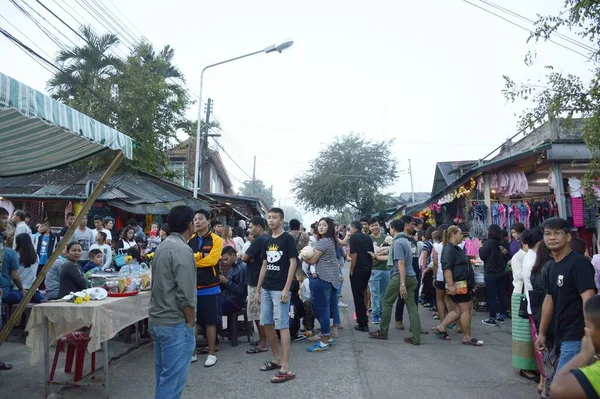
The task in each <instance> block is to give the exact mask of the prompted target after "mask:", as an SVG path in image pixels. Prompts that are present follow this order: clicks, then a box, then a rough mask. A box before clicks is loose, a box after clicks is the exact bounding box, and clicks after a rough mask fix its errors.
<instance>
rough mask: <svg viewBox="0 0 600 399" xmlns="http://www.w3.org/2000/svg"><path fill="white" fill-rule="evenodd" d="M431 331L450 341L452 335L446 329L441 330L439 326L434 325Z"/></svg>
mask: <svg viewBox="0 0 600 399" xmlns="http://www.w3.org/2000/svg"><path fill="white" fill-rule="evenodd" d="M431 332H432V333H434V334H435V335H437V336H438V337H439V338H440V339H441V340H444V341H450V339H451V338H450V336H449V335H448V333H447V332H446V331H440V330H439V329H438V328H437V327H433V328H432V329H431Z"/></svg>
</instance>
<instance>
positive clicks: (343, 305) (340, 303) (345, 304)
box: [338, 300, 348, 308]
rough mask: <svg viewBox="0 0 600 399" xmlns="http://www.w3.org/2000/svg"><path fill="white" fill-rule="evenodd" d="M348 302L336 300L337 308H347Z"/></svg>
mask: <svg viewBox="0 0 600 399" xmlns="http://www.w3.org/2000/svg"><path fill="white" fill-rule="evenodd" d="M347 307H348V304H347V303H344V302H343V301H342V300H339V301H338V308H347Z"/></svg>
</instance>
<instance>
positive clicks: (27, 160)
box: [0, 73, 133, 176]
mask: <svg viewBox="0 0 600 399" xmlns="http://www.w3.org/2000/svg"><path fill="white" fill-rule="evenodd" d="M109 149H110V150H119V151H122V152H123V154H124V155H125V156H126V157H127V158H129V159H131V158H132V156H133V140H132V139H131V138H130V137H129V136H126V135H125V134H123V133H120V132H118V131H116V130H115V129H112V128H110V127H108V126H106V125H104V124H102V123H100V122H98V121H96V120H94V119H92V118H90V117H89V116H86V115H84V114H82V113H81V112H78V111H75V110H74V109H72V108H70V107H67V106H66V105H64V104H62V103H60V102H58V101H56V100H54V99H52V98H50V97H49V96H47V95H45V94H43V93H41V92H39V91H37V90H34V89H32V88H31V87H29V86H26V85H24V84H23V83H20V82H18V81H16V80H14V79H12V78H10V77H8V76H6V75H4V74H2V73H0V176H16V175H24V174H29V173H33V172H38V171H42V170H47V169H52V168H56V167H58V166H62V165H65V164H68V163H71V162H74V161H77V160H79V159H82V158H86V157H89V156H90V155H94V154H96V153H98V152H101V151H104V150H109Z"/></svg>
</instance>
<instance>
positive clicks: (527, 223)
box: [524, 203, 531, 230]
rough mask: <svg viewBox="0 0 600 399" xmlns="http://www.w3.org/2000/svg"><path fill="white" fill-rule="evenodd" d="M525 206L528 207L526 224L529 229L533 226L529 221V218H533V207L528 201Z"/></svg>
mask: <svg viewBox="0 0 600 399" xmlns="http://www.w3.org/2000/svg"><path fill="white" fill-rule="evenodd" d="M525 206H526V207H527V215H525V223H524V224H525V228H526V229H527V230H529V229H530V228H531V227H530V223H529V220H530V219H531V207H530V206H529V204H528V203H525Z"/></svg>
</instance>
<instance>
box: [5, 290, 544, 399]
mask: <svg viewBox="0 0 600 399" xmlns="http://www.w3.org/2000/svg"><path fill="white" fill-rule="evenodd" d="M349 288H350V287H349V286H347V285H345V286H344V294H345V299H346V300H347V302H351V296H350V289H349ZM352 314H353V309H352V307H349V308H348V309H346V310H343V311H342V322H343V324H344V329H343V330H342V331H341V336H340V339H339V342H338V346H337V347H335V348H333V349H332V350H330V351H329V352H326V353H307V352H306V350H305V347H306V346H307V344H308V343H307V341H302V342H294V343H293V344H292V370H293V371H294V372H295V373H296V379H295V380H293V381H290V382H287V383H285V384H280V385H275V384H271V383H270V382H269V376H270V375H271V374H272V373H265V372H261V371H260V370H259V369H258V367H259V366H260V365H261V364H262V363H264V362H266V361H268V360H270V359H271V358H270V356H269V354H267V353H263V354H258V355H247V354H245V353H244V352H245V350H246V348H247V344H246V343H245V338H244V339H242V342H241V344H240V345H239V346H238V347H237V348H232V347H231V346H229V344H228V343H227V341H225V342H224V343H223V344H222V345H221V350H220V351H219V353H218V358H219V362H218V363H217V365H216V366H214V367H212V368H208V369H207V368H205V367H204V365H203V361H204V358H203V356H199V361H198V362H197V363H196V364H193V365H192V367H191V370H190V374H189V377H188V383H187V385H186V388H185V391H184V395H183V397H184V398H198V397H209V398H210V397H213V398H218V397H227V398H244V399H248V398H264V397H290V396H289V395H294V396H293V397H298V398H301V397H303V398H336V397H355V398H419V397H425V398H442V397H443V398H457V399H467V398H486V399H487V398H511V399H521V398H534V397H536V389H535V384H533V383H530V382H528V381H526V380H524V379H523V378H521V377H519V376H518V373H517V371H515V370H513V369H512V368H511V366H510V364H511V338H510V323H507V325H505V326H502V327H488V326H484V325H483V324H481V319H482V318H483V316H484V314H483V313H475V315H474V321H473V324H474V336H476V337H477V338H479V339H483V340H484V341H485V345H484V346H483V347H481V348H475V347H467V346H464V345H461V344H460V336H459V335H458V334H456V333H454V332H451V333H450V334H451V337H452V341H448V342H444V341H441V340H440V339H439V338H437V337H436V336H433V335H431V334H430V335H426V336H423V339H422V345H421V346H419V347H414V346H411V345H408V344H405V343H404V342H403V339H404V338H405V337H406V336H407V334H408V331H399V330H395V329H393V327H392V329H391V331H390V339H389V340H388V341H376V340H372V339H369V338H368V337H367V334H366V333H362V332H358V331H355V330H354V329H353V328H352V325H353V320H352ZM421 316H422V324H423V327H424V328H427V329H429V328H431V327H432V326H433V325H434V320H433V319H432V318H431V314H430V312H428V311H427V310H425V309H423V308H421ZM122 349H123V345H122V344H121V343H120V342H117V343H113V342H111V352H112V350H122ZM28 354H29V353H28V351H27V348H26V347H25V345H24V344H23V342H22V341H18V340H17V339H15V338H13V339H12V340H11V341H10V342H8V343H7V344H5V345H3V346H2V348H0V358H1V359H3V360H8V361H10V362H13V364H14V365H15V369H14V370H12V371H9V372H2V373H0V397H2V398H4V397H10V398H11V399H31V398H38V397H42V396H43V384H42V380H43V366H42V365H41V364H40V365H38V366H37V367H32V366H29V364H28V362H27V357H28ZM153 362H154V356H153V351H152V347H151V346H145V347H143V348H142V349H140V350H137V351H135V352H132V353H131V354H129V355H127V356H125V357H123V358H122V359H120V360H119V361H117V362H116V363H115V364H113V365H111V367H110V373H111V393H112V397H113V398H133V397H140V398H150V397H152V395H153V392H154V390H153V387H154V367H153ZM86 364H89V363H88V358H86ZM54 389H58V387H54ZM5 394H8V395H9V396H4V395H5ZM84 397H85V398H88V399H95V398H102V397H103V390H102V388H101V387H82V388H74V389H68V390H65V391H64V392H63V398H64V399H75V398H84Z"/></svg>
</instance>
